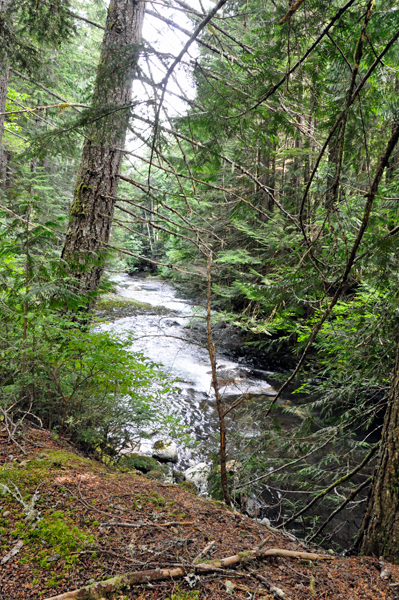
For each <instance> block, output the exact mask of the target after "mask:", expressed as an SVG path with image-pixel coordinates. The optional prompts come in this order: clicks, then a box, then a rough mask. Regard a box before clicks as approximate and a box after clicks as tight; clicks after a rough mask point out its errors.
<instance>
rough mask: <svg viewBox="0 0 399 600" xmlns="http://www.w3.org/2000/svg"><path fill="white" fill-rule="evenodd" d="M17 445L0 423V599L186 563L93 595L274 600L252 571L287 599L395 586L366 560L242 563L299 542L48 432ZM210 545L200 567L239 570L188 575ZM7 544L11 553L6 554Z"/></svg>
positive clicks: (395, 570)
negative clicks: (170, 576)
mask: <svg viewBox="0 0 399 600" xmlns="http://www.w3.org/2000/svg"><path fill="white" fill-rule="evenodd" d="M18 444H19V445H16V444H14V443H13V442H12V441H11V440H9V439H8V437H7V435H5V433H4V432H1V426H0V465H1V466H0V490H1V491H2V494H3V495H0V579H1V586H0V598H1V600H25V599H44V600H46V599H47V598H51V597H52V596H55V595H58V594H61V593H64V592H67V591H71V590H74V589H78V588H81V587H82V586H83V585H88V584H90V583H93V582H98V581H102V580H105V579H108V578H111V577H115V576H117V575H122V574H123V573H126V572H129V571H142V570H154V569H157V568H172V567H175V566H183V567H184V568H185V569H186V570H187V571H186V572H187V573H188V574H189V576H187V577H186V579H180V580H178V581H174V580H166V581H158V582H152V583H149V584H143V585H139V586H135V587H132V588H131V589H120V590H118V592H117V593H114V594H113V595H112V594H108V595H107V594H105V596H102V598H103V599H105V600H111V599H112V600H122V599H123V600H133V599H134V600H167V599H169V600H221V599H226V600H227V599H231V598H234V599H237V600H239V599H242V600H243V599H244V598H245V599H248V598H249V594H251V598H260V597H262V598H269V599H270V600H272V598H273V596H272V595H270V594H269V593H268V591H267V586H266V587H265V586H264V585H263V584H262V583H261V581H260V580H259V579H256V578H255V577H254V575H253V573H256V574H257V575H260V576H261V577H264V578H265V579H266V580H267V581H269V582H271V583H272V584H273V585H275V586H277V587H278V588H279V589H280V590H283V591H284V592H285V594H286V596H287V598H290V599H291V600H308V599H309V598H320V599H322V598H323V599H324V598H327V599H328V598H331V599H332V600H344V599H345V600H348V599H349V598H353V599H355V598H356V599H357V598H362V599H365V600H373V599H375V598H378V599H381V598H386V599H389V598H391V599H393V598H394V597H395V595H394V594H395V589H396V587H395V586H391V587H390V586H389V584H390V583H396V582H397V581H399V567H395V566H392V567H391V570H392V578H391V580H389V581H383V580H381V578H380V565H379V561H378V559H373V558H361V559H360V558H331V559H330V560H327V561H320V562H313V564H310V563H309V561H298V560H295V559H287V558H282V557H279V558H277V557H274V558H269V559H267V560H259V561H251V562H250V563H248V567H247V566H246V561H247V558H248V555H249V552H248V551H249V550H251V549H253V548H254V547H255V546H256V545H257V544H259V542H260V541H261V540H262V539H264V540H265V546H264V547H265V548H266V549H267V548H270V547H274V548H276V547H278V548H286V549H292V550H295V549H297V550H298V549H299V550H300V549H301V546H300V544H298V543H297V542H293V541H291V540H289V539H288V538H286V537H284V536H283V535H281V534H276V533H274V532H271V531H270V530H268V529H267V528H265V527H264V526H262V525H261V524H259V523H256V522H254V521H251V520H250V519H249V518H248V517H245V516H243V515H240V514H238V513H236V512H234V511H231V510H227V509H226V507H225V506H224V505H223V504H222V503H220V502H211V501H209V500H206V499H204V498H199V497H197V496H196V495H194V494H191V493H190V492H189V491H188V490H185V489H184V488H182V487H181V486H176V485H173V484H168V483H164V482H161V481H158V480H153V479H150V478H149V477H147V476H146V475H144V474H143V473H141V472H139V471H136V470H130V471H126V466H125V467H124V470H123V471H118V470H116V469H112V468H110V467H108V466H106V465H104V464H102V463H100V462H96V461H94V460H89V459H88V458H85V457H82V456H80V455H79V454H78V453H77V452H76V451H74V449H73V448H71V447H69V446H67V445H65V444H62V443H60V442H59V441H56V440H55V439H54V438H53V437H52V435H51V434H50V433H49V432H46V431H34V430H26V431H25V432H24V437H21V438H19V439H18ZM21 447H22V448H23V450H24V452H25V454H23V452H22V451H21ZM33 499H34V500H35V501H34V502H33ZM118 524H119V525H118ZM128 525H129V526H128ZM211 541H213V542H214V544H213V545H212V549H211V550H210V552H208V554H206V555H203V556H202V558H201V561H202V562H208V563H209V562H212V561H213V562H214V561H215V560H218V559H221V558H223V557H227V556H231V555H238V556H239V557H240V562H241V563H242V564H241V565H239V567H238V568H236V569H231V570H228V571H227V570H225V569H222V570H220V571H217V572H214V573H209V574H197V575H194V567H193V566H190V565H193V564H194V562H195V561H196V557H197V556H198V554H199V553H200V552H201V551H202V550H203V549H204V548H205V547H207V546H209V543H210V542H211ZM22 544H23V545H22ZM13 548H18V552H17V553H16V554H15V556H13V557H11V558H9V559H7V557H8V553H9V552H10V550H12V549H13ZM197 562H198V561H197ZM215 564H216V563H215ZM218 564H219V563H218Z"/></svg>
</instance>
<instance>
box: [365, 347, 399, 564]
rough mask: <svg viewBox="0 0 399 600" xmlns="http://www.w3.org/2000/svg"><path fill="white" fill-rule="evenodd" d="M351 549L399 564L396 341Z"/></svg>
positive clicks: (398, 352) (398, 357)
mask: <svg viewBox="0 0 399 600" xmlns="http://www.w3.org/2000/svg"><path fill="white" fill-rule="evenodd" d="M355 547H356V548H357V549H358V550H360V552H361V553H362V554H369V555H370V554H374V555H375V556H378V557H379V556H382V557H384V558H385V559H387V560H389V561H391V562H399V342H398V344H397V349H396V361H395V368H394V373H393V379H392V384H391V391H390V396H389V400H388V406H387V411H386V414H385V418H384V426H383V430H382V436H381V444H380V454H379V457H378V463H377V466H376V469H375V471H374V475H373V482H372V486H371V489H370V493H369V497H368V501H367V508H366V513H365V515H364V518H363V522H362V526H361V528H360V531H359V534H358V536H357V540H356V542H355Z"/></svg>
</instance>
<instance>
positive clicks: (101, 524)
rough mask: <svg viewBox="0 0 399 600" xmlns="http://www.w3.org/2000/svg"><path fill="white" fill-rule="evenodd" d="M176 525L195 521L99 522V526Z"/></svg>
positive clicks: (193, 523)
mask: <svg viewBox="0 0 399 600" xmlns="http://www.w3.org/2000/svg"><path fill="white" fill-rule="evenodd" d="M176 525H195V521H169V522H168V523H118V522H116V521H109V522H108V523H100V527H136V528H138V529H139V528H140V527H175V526H176Z"/></svg>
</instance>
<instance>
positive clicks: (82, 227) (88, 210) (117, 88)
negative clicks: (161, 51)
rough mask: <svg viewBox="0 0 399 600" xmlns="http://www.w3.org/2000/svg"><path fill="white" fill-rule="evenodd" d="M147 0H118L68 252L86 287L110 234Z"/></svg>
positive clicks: (92, 285) (91, 286)
mask: <svg viewBox="0 0 399 600" xmlns="http://www.w3.org/2000/svg"><path fill="white" fill-rule="evenodd" d="M144 12H145V2H140V0H113V2H111V3H110V5H109V9H108V17H107V23H106V28H105V34H104V39H103V43H102V48H101V56H100V62H99V66H98V70H97V77H96V83H95V87H94V92H93V101H92V111H91V115H90V119H89V121H91V124H90V125H89V127H88V139H87V140H86V142H85V145H84V149H83V154H82V159H81V163H80V168H79V172H78V177H77V181H76V186H75V193H74V200H73V203H72V206H71V210H70V221H69V225H68V229H67V234H66V240H65V244H64V248H63V251H62V258H63V259H64V260H65V261H66V263H67V265H68V268H69V270H70V272H71V273H72V274H73V275H74V276H75V277H76V278H77V279H78V280H79V281H80V289H81V291H82V292H83V293H87V292H91V291H95V290H96V289H97V288H98V285H99V282H100V278H101V275H102V273H103V270H104V254H105V251H106V248H107V246H106V245H107V242H108V240H109V236H110V230H111V224H112V217H113V213H114V200H112V199H111V198H109V196H116V195H117V187H118V181H119V174H120V169H121V162H122V152H121V149H123V148H124V144H125V137H126V130H127V125H128V120H129V108H128V107H129V103H130V101H131V92H132V82H133V76H134V72H135V70H136V67H137V61H138V56H139V44H140V42H141V35H142V28H143V19H144Z"/></svg>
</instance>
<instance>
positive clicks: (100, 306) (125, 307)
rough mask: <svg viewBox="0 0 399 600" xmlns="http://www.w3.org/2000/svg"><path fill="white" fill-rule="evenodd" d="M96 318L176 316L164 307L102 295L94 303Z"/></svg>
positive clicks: (116, 296)
mask: <svg viewBox="0 0 399 600" xmlns="http://www.w3.org/2000/svg"><path fill="white" fill-rule="evenodd" d="M96 312H97V314H98V316H100V317H103V316H106V317H107V316H109V317H113V318H115V317H131V316H137V315H177V314H178V313H177V312H176V311H174V310H170V309H168V308H165V307H164V306H152V304H148V303H147V302H139V301H138V300H134V299H133V298H125V296H119V295H118V294H104V295H103V296H101V297H100V298H99V299H98V300H97V303H96Z"/></svg>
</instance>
